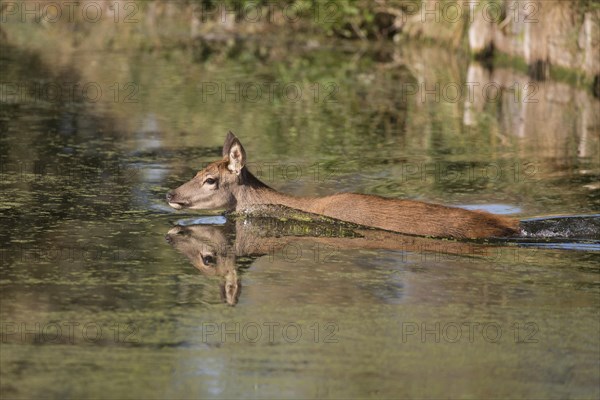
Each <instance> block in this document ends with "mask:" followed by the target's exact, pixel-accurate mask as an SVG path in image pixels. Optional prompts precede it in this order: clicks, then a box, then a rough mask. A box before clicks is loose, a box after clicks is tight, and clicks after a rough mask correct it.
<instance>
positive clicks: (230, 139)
mask: <svg viewBox="0 0 600 400" xmlns="http://www.w3.org/2000/svg"><path fill="white" fill-rule="evenodd" d="M235 139H237V137H235V135H234V134H233V132H231V131H229V132H228V133H227V136H226V137H225V143H223V158H225V157H227V156H229V149H231V145H232V144H233V141H234V140H235Z"/></svg>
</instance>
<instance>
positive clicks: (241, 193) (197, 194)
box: [167, 132, 519, 239]
mask: <svg viewBox="0 0 600 400" xmlns="http://www.w3.org/2000/svg"><path fill="white" fill-rule="evenodd" d="M246 161H247V160H246V151H245V150H244V147H243V146H242V143H241V142H240V141H239V139H238V138H237V137H236V136H235V135H234V134H233V133H231V132H229V133H228V135H227V137H226V139H225V144H224V145H223V159H221V160H220V161H215V162H213V163H211V164H209V165H208V166H207V167H206V168H204V169H203V170H202V171H200V172H198V173H197V174H196V176H195V177H194V178H192V180H190V181H189V182H186V183H184V184H183V185H181V186H180V187H178V188H177V189H175V190H171V191H169V192H168V193H167V201H168V203H169V205H170V206H171V207H173V208H175V209H182V208H189V209H194V210H206V209H227V210H235V211H237V212H244V211H248V210H252V209H254V208H256V207H257V206H269V205H277V206H284V207H289V208H293V209H296V210H300V211H303V212H308V213H313V214H318V215H324V216H326V217H330V218H334V219H337V220H341V221H346V222H351V223H354V224H358V225H363V226H368V227H374V228H379V229H384V230H388V231H393V232H399V233H404V234H409V235H419V236H433V237H453V238H470V239H477V238H489V237H505V236H513V235H516V234H518V232H519V222H518V221H516V220H512V219H510V218H506V217H501V216H497V215H493V214H489V213H487V212H483V211H469V210H464V209H461V208H455V207H447V206H443V205H439V204H430V203H424V202H419V201H413V200H400V199H391V198H385V197H380V196H372V195H366V194H358V193H337V194H333V195H331V196H326V197H318V198H314V197H295V196H291V195H287V194H284V193H281V192H278V191H276V190H274V189H272V188H270V187H269V186H267V185H266V184H264V183H263V182H261V181H260V180H259V179H258V178H256V177H255V176H254V175H252V173H250V171H248V168H246Z"/></svg>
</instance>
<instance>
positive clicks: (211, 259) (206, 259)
mask: <svg viewBox="0 0 600 400" xmlns="http://www.w3.org/2000/svg"><path fill="white" fill-rule="evenodd" d="M214 261H215V259H214V257H213V256H203V257H202V262H203V263H204V265H206V266H208V265H209V264H212V263H213V262H214Z"/></svg>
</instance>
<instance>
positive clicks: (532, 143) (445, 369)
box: [0, 39, 600, 398]
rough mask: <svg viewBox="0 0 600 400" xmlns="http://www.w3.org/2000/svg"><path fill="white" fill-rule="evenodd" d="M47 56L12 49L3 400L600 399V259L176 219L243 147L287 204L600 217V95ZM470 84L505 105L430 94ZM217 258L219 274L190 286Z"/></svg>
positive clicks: (286, 69)
mask: <svg viewBox="0 0 600 400" xmlns="http://www.w3.org/2000/svg"><path fill="white" fill-rule="evenodd" d="M24 40H25V39H24ZM31 43H32V44H30V45H29V47H27V46H26V45H25V44H23V43H21V44H20V47H17V46H13V45H10V44H8V43H3V44H2V52H1V69H2V71H3V77H2V82H3V87H2V89H3V92H2V95H3V97H2V109H1V111H0V144H1V150H0V157H1V160H2V164H1V171H0V172H1V173H2V175H1V177H2V179H1V182H0V185H1V187H2V190H1V194H0V209H1V212H2V214H1V222H2V223H1V225H2V228H1V230H0V239H1V243H2V253H1V254H2V258H1V261H2V264H1V268H0V300H1V303H0V304H1V315H0V317H1V322H2V342H1V359H0V366H1V371H2V379H1V381H0V389H1V393H2V397H3V398H39V397H49V398H167V397H168V398H210V397H217V398H240V397H244V398H258V397H261V398H262V397H273V398H328V397H332V398H345V397H353V398H363V397H364V398H369V397H386V398H390V397H411V398H434V397H444V398H446V397H448V398H483V397H504V398H506V397H509V398H532V397H536V398H597V397H598V396H600V391H599V385H598V383H599V382H598V376H600V369H599V364H598V359H599V356H600V353H599V343H600V342H599V341H600V338H599V336H598V332H599V328H600V323H599V318H598V317H599V315H598V314H599V308H598V305H599V304H598V299H599V286H598V272H599V271H600V270H599V269H598V265H599V262H598V261H600V253H599V251H598V248H597V246H596V247H592V248H591V249H592V250H591V251H589V250H588V251H586V250H579V251H574V250H572V251H568V250H556V249H544V248H535V247H533V248H530V247H520V246H516V245H515V244H514V243H513V244H510V243H505V244H493V245H489V246H488V245H486V244H481V243H468V244H462V245H461V244H460V243H459V244H457V243H455V242H452V241H436V240H428V241H424V242H420V241H418V242H416V243H415V242H411V239H407V238H404V239H402V238H400V237H392V238H391V239H390V238H387V239H382V238H380V237H377V236H375V237H374V238H373V239H372V240H371V241H370V242H368V244H364V243H363V242H358V244H357V242H356V240H358V239H357V238H354V239H353V235H351V234H347V233H344V231H343V229H342V228H337V229H338V230H337V231H336V228H331V230H328V229H325V228H319V229H320V230H318V229H317V231H315V230H314V229H312V228H310V227H295V226H294V225H293V224H292V225H291V226H288V227H287V228H286V227H285V225H286V223H285V222H282V221H279V222H278V223H277V224H279V225H283V228H282V227H281V226H279V227H278V228H277V229H282V230H283V232H278V233H277V232H276V233H269V232H270V230H271V229H272V228H273V226H272V225H268V226H267V227H266V228H264V227H263V228H261V225H260V222H256V221H255V222H252V223H251V224H247V225H246V226H244V225H239V224H238V225H232V224H231V222H229V223H224V219H223V218H216V219H208V220H207V219H200V220H194V218H198V217H202V216H203V215H204V216H205V215H214V213H213V214H209V213H200V212H197V213H194V214H192V213H181V212H175V211H174V210H171V209H170V208H169V207H168V206H167V205H166V204H165V202H164V195H165V193H166V192H167V191H168V190H169V189H172V188H175V187H176V186H178V185H180V184H181V183H183V182H185V181H187V180H188V179H190V178H191V177H192V176H193V174H194V173H195V171H196V170H198V169H200V168H201V167H202V165H203V164H204V163H206V162H210V161H212V160H215V159H216V158H218V157H220V154H221V148H220V146H221V145H222V141H223V139H224V137H225V134H226V133H227V131H228V130H229V129H231V130H233V131H234V132H235V133H236V134H237V135H238V136H239V137H240V139H241V140H242V142H243V143H244V146H245V148H246V151H247V153H248V158H249V163H250V169H251V170H253V171H254V172H255V173H257V175H259V176H260V177H261V178H262V179H263V180H264V181H265V182H266V183H268V184H270V185H271V186H273V187H275V188H277V189H280V190H282V191H286V192H288V193H293V194H297V195H322V194H327V193H333V192H337V191H354V192H361V193H371V194H378V195H384V196H391V197H406V198H413V199H422V200H427V201H432V202H441V203H445V204H449V205H457V206H471V207H476V208H484V209H488V210H491V211H495V212H502V213H507V214H511V215H513V216H515V217H517V218H526V217H534V216H546V215H572V214H590V213H597V212H598V211H599V210H600V187H599V186H598V181H599V176H600V161H599V159H598V149H599V146H600V139H599V134H598V132H599V127H600V121H599V118H600V117H599V115H598V113H597V109H598V106H599V101H598V99H596V98H593V97H592V96H591V94H589V93H587V92H585V91H582V89H576V88H572V87H569V86H568V85H566V84H564V83H559V82H554V81H545V82H534V84H535V85H536V86H535V88H536V92H535V94H534V98H531V97H530V99H535V100H537V101H536V102H524V101H523V98H524V97H526V96H527V92H526V93H525V96H521V95H522V93H521V92H522V89H523V86H518V88H517V89H518V90H517V89H514V90H513V89H506V88H507V87H509V86H511V85H513V84H514V82H517V83H518V84H519V85H526V84H528V83H530V79H529V78H528V77H527V76H524V75H522V73H520V72H518V71H516V70H511V69H509V68H504V69H497V70H494V72H493V73H492V74H493V75H490V72H489V71H486V70H484V69H482V68H481V67H479V66H478V65H476V64H472V65H469V60H468V59H463V58H461V57H460V56H456V55H454V54H452V53H448V52H446V50H445V49H442V48H435V47H431V48H430V47H414V48H413V47H409V46H396V47H394V46H375V47H376V49H373V47H370V48H364V46H361V45H360V44H359V43H354V42H345V43H327V42H322V43H319V44H318V45H314V46H307V45H304V44H302V43H295V44H294V43H266V42H253V41H249V42H235V43H233V42H230V43H225V44H223V43H216V44H215V43H200V42H199V43H196V44H194V45H178V46H170V47H169V46H167V47H164V48H163V47H155V48H153V49H151V50H143V51H142V50H127V51H122V50H119V51H117V50H106V49H104V50H94V51H89V49H86V48H85V47H82V48H79V49H78V50H76V51H74V52H71V53H63V52H61V51H59V50H57V51H50V50H44V49H42V48H36V46H39V47H41V45H38V44H34V43H39V42H35V41H33V42H31ZM379 47H380V48H379ZM486 79H487V81H486ZM473 80H475V81H477V82H480V83H481V86H483V85H484V84H485V83H486V82H495V83H497V84H498V85H499V86H502V87H503V88H504V89H503V92H502V96H501V97H500V98H499V99H498V100H497V101H494V102H491V101H484V100H482V99H481V98H477V96H476V98H475V101H474V102H472V103H470V104H466V103H465V101H457V102H452V101H450V100H449V98H450V97H449V96H450V95H448V96H446V97H444V96H440V98H439V99H436V97H435V96H434V95H429V96H427V95H426V96H425V97H424V98H422V97H421V93H417V94H409V92H411V91H413V89H414V88H415V85H417V86H416V87H417V88H418V87H419V86H418V85H420V84H425V85H428V86H426V87H427V88H432V87H434V85H435V83H436V82H438V83H440V84H441V85H448V84H450V83H456V82H458V83H464V82H468V81H471V82H472V81H473ZM65 82H79V83H80V87H83V86H85V85H86V84H88V85H91V86H89V87H88V89H89V90H90V92H85V93H83V92H82V91H81V90H79V89H78V88H74V87H73V86H72V85H71V84H68V83H65ZM52 83H60V85H62V86H60V87H61V88H62V90H63V91H64V90H65V88H69V89H73V92H74V93H75V94H74V95H72V96H71V95H68V96H67V95H66V94H65V93H64V92H62V93H63V94H62V96H59V97H52V96H51V95H49V94H47V93H46V92H44V91H45V90H50V89H51V88H50V89H49V86H48V85H49V84H52ZM115 84H116V86H115ZM236 84H239V85H238V86H236ZM10 85H13V86H10ZM36 85H37V86H36ZM251 85H255V86H251ZM92 86H93V87H92ZM257 86H260V87H262V88H263V89H262V90H263V91H262V92H261V94H260V96H258V97H257V98H255V96H257V95H256V93H258V92H256V87H257ZM15 87H17V88H19V87H22V88H23V89H22V90H21V89H19V90H18V91H17V93H18V94H15V90H16V89H15ZM95 87H100V88H101V90H102V95H99V96H97V97H96V95H93V94H92V93H93V92H92V91H91V90H92V89H94V88H95ZM446 87H448V86H446ZM36 88H37V89H36ZM215 88H216V89H215ZM223 88H225V89H223ZM268 88H272V89H273V92H272V93H269V92H267V91H266V89H268ZM278 88H287V90H289V92H285V91H284V90H283V89H281V90H279V89H278ZM442 88H444V86H442ZM36 90H40V91H42V94H40V93H36ZM215 90H216V93H213V92H215ZM226 90H229V92H227V91H226ZM244 90H245V91H244ZM252 90H255V92H254V94H252V93H251V91H252ZM44 93H45V94H44ZM297 93H301V94H300V95H298V94H297ZM519 93H521V94H519ZM476 94H477V93H476ZM86 95H87V96H88V98H86ZM298 96H299V97H298ZM520 96H521V97H520ZM89 97H92V98H94V100H93V101H91V100H90V99H89ZM177 221H180V222H181V223H192V224H194V223H195V224H198V223H200V225H199V226H197V228H196V230H195V231H194V234H188V235H187V236H186V235H179V236H177V237H185V238H188V239H190V238H192V239H195V240H198V242H195V243H196V245H194V246H191V248H187V249H186V250H181V249H178V248H176V247H175V246H173V245H170V244H169V243H168V242H167V241H166V240H165V237H164V236H165V234H167V232H169V230H170V229H171V228H172V226H173V224H174V223H175V222H177ZM190 221H191V222H190ZM277 224H276V225H277ZM252 226H257V227H258V230H257V231H253V230H252V229H250V228H249V227H252ZM257 232H259V233H257ZM323 232H325V235H324V236H321V237H319V236H320V235H322V234H323ZM363 234H364V235H366V237H367V239H368V238H369V235H371V234H366V233H364V232H363ZM194 235H195V236H194ZM388 239H389V240H388ZM374 242H375V244H374ZM378 244H379V246H378ZM378 247H379V248H378ZM206 251H208V252H210V254H211V259H209V261H210V262H209V263H208V264H209V267H208V268H207V270H208V271H211V270H214V271H216V272H214V273H211V272H209V273H206V271H205V273H202V272H200V271H198V269H196V268H195V267H194V265H195V264H194V263H196V264H198V263H199V262H201V261H202V259H201V258H199V257H200V256H201V255H202V254H203V252H206ZM228 285H229V286H228ZM228 290H231V291H232V292H231V293H232V294H231V295H230V296H229V297H228V295H227V293H228V292H227V291H228ZM228 300H229V303H230V304H232V305H233V306H232V305H229V304H228Z"/></svg>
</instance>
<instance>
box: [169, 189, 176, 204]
mask: <svg viewBox="0 0 600 400" xmlns="http://www.w3.org/2000/svg"><path fill="white" fill-rule="evenodd" d="M173 197H175V193H173V192H172V191H169V192H167V202H169V203H170V202H171V200H173Z"/></svg>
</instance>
